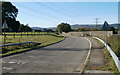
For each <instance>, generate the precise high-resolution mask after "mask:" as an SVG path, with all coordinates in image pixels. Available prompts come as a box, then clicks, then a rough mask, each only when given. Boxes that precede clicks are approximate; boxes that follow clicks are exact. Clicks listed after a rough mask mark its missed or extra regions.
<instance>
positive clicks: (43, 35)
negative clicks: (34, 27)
mask: <svg viewBox="0 0 120 75" xmlns="http://www.w3.org/2000/svg"><path fill="white" fill-rule="evenodd" d="M63 39H64V38H63V37H62V36H60V35H56V34H54V33H47V32H35V33H33V32H29V33H26V32H25V33H6V40H5V41H6V44H10V43H21V42H30V41H31V42H38V43H41V44H40V45H38V46H35V45H32V44H31V46H29V45H24V46H17V47H16V46H15V47H6V48H3V50H2V52H1V55H7V54H11V53H15V52H20V51H25V50H29V49H32V48H36V47H40V46H46V45H49V44H52V43H55V42H58V41H60V40H63ZM1 40H2V44H4V34H3V36H2V38H1Z"/></svg>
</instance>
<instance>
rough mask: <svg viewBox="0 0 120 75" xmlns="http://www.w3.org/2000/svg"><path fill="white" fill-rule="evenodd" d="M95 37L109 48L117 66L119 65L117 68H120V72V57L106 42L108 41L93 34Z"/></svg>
mask: <svg viewBox="0 0 120 75" xmlns="http://www.w3.org/2000/svg"><path fill="white" fill-rule="evenodd" d="M93 38H95V39H97V40H99V41H101V42H102V43H103V44H104V45H105V47H106V48H107V50H108V51H109V53H110V55H111V56H112V58H113V60H114V62H115V64H116V66H117V68H118V70H119V72H120V60H119V59H118V57H117V55H116V54H115V53H114V52H113V50H112V49H111V48H110V47H109V46H108V45H107V44H106V42H104V41H103V40H101V39H100V38H98V37H94V36H93Z"/></svg>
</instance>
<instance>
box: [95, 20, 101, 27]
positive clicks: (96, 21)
mask: <svg viewBox="0 0 120 75" xmlns="http://www.w3.org/2000/svg"><path fill="white" fill-rule="evenodd" d="M99 19H100V18H95V23H96V28H97V25H98V22H99V21H98V20H99Z"/></svg>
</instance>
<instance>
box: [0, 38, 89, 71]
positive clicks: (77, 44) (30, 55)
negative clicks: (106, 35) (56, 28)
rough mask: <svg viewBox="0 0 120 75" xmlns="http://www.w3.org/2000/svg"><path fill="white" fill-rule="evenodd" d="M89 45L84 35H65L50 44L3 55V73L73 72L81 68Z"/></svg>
mask: <svg viewBox="0 0 120 75" xmlns="http://www.w3.org/2000/svg"><path fill="white" fill-rule="evenodd" d="M89 45H90V44H89V42H88V41H87V40H86V39H85V38H84V37H83V38H82V37H81V38H80V37H67V38H66V39H65V40H64V41H62V42H60V43H57V44H54V45H51V46H47V47H44V48H39V49H35V50H32V51H29V52H25V53H21V54H17V55H13V56H9V57H4V58H2V59H3V61H2V63H3V64H2V69H3V73H74V72H77V70H78V69H79V70H80V69H81V68H82V65H83V63H84V62H85V59H86V57H87V54H88V51H89Z"/></svg>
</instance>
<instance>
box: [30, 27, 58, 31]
mask: <svg viewBox="0 0 120 75" xmlns="http://www.w3.org/2000/svg"><path fill="white" fill-rule="evenodd" d="M31 28H32V29H34V30H41V31H43V30H44V29H52V30H53V31H55V30H56V27H48V28H41V27H31Z"/></svg>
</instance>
